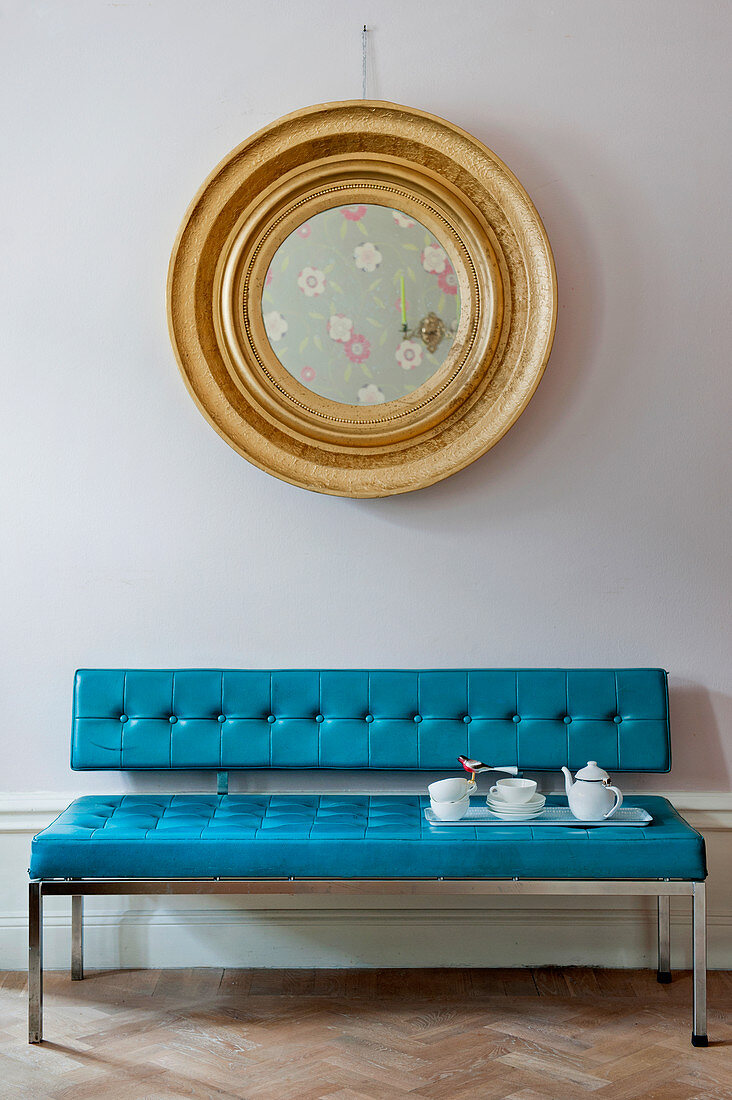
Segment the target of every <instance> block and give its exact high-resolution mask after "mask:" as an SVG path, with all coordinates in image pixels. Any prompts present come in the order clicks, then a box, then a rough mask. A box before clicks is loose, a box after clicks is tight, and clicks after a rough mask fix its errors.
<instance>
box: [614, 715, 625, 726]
mask: <svg viewBox="0 0 732 1100" xmlns="http://www.w3.org/2000/svg"><path fill="white" fill-rule="evenodd" d="M622 721H623V719H622V718H621V717H620V715H619V714H616V715H615V717H614V718H613V722H614V723H615V725H616V726H619V725H620V723H621V722H622Z"/></svg>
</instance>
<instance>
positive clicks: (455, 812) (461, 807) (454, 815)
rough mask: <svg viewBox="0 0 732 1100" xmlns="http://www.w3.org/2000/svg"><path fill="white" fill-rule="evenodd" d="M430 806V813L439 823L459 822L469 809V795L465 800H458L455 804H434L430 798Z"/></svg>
mask: <svg viewBox="0 0 732 1100" xmlns="http://www.w3.org/2000/svg"><path fill="white" fill-rule="evenodd" d="M430 806H431V807H432V813H433V814H434V815H435V817H439V819H440V821H459V820H460V818H461V817H465V815H466V813H467V812H468V810H469V809H470V795H468V794H466V795H465V798H460V799H458V801H457V802H436V801H435V799H434V798H431V799H430Z"/></svg>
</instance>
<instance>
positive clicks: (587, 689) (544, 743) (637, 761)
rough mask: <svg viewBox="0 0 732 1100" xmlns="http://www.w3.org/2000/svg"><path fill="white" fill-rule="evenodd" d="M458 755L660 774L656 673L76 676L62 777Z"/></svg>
mask: <svg viewBox="0 0 732 1100" xmlns="http://www.w3.org/2000/svg"><path fill="white" fill-rule="evenodd" d="M319 716H322V720H321V718H320V717H319ZM422 720H423V721H424V726H422V724H421V721H422ZM561 724H564V726H565V733H564V734H559V733H558V727H559V726H560V725H561ZM461 725H462V727H463V731H464V732H463V733H462V734H460V733H459V732H458V731H459V728H460V726H461ZM519 725H520V727H521V728H520V730H519ZM265 726H266V728H265ZM417 726H419V733H416V727H417ZM511 727H513V733H511V732H510V728H511ZM613 731H614V732H613ZM459 752H462V753H465V754H466V755H468V756H471V757H476V758H478V759H484V760H485V759H489V760H491V759H498V758H499V756H500V758H501V759H505V760H506V761H507V762H508V763H512V764H516V765H518V766H519V767H521V768H523V769H525V770H531V769H537V770H544V769H546V770H555V769H556V768H557V767H559V766H561V765H562V764H567V765H568V764H569V762H570V761H576V760H587V759H590V758H591V757H596V756H598V755H601V762H602V765H603V767H605V768H607V769H608V771H611V772H614V771H618V770H621V771H656V770H658V771H663V770H667V769H668V766H669V726H668V697H667V688H666V676H665V673H664V672H663V670H662V669H438V670H434V669H432V670H430V669H411V670H410V669H377V670H364V669H335V670H333V669H331V670H322V671H319V670H317V669H309V670H308V669H304V670H303V669H288V670H284V671H283V670H267V669H260V670H247V669H228V670H227V669H224V670H221V669H204V670H195V669H194V670H190V669H178V670H175V669H167V670H165V669H163V670H161V669H145V670H135V669H86V670H81V671H80V672H79V673H77V676H76V681H75V689H74V717H73V734H72V749H71V759H72V765H73V767H74V768H76V769H90V770H95V771H97V770H102V769H112V770H117V769H121V770H133V769H136V768H144V769H177V768H180V769H188V768H212V769H218V770H221V769H229V768H272V767H285V768H315V767H320V768H336V769H341V768H358V769H362V768H366V769H371V768H373V769H405V770H414V769H416V770H423V771H428V770H434V771H438V770H451V769H453V768H454V764H455V757H456V755H457V753H459ZM495 754H498V755H495Z"/></svg>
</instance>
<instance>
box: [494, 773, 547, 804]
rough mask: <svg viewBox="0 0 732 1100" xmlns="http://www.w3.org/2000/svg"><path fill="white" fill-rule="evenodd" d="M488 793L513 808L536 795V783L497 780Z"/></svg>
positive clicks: (525, 780)
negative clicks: (510, 804) (511, 805)
mask: <svg viewBox="0 0 732 1100" xmlns="http://www.w3.org/2000/svg"><path fill="white" fill-rule="evenodd" d="M490 793H491V794H492V795H495V796H496V798H502V799H503V801H504V802H509V803H512V804H513V805H514V806H517V805H519V804H520V803H522V802H528V801H529V799H530V798H533V797H534V795H535V794H536V783H535V782H534V780H533V779H499V780H498V782H497V783H496V784H495V786H493V787H491V791H490Z"/></svg>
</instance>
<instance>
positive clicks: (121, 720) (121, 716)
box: [119, 714, 128, 722]
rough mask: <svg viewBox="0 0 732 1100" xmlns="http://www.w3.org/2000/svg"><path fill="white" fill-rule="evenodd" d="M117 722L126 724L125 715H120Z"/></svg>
mask: <svg viewBox="0 0 732 1100" xmlns="http://www.w3.org/2000/svg"><path fill="white" fill-rule="evenodd" d="M119 720H120V722H127V721H128V718H127V715H126V714H120V716H119Z"/></svg>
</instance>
